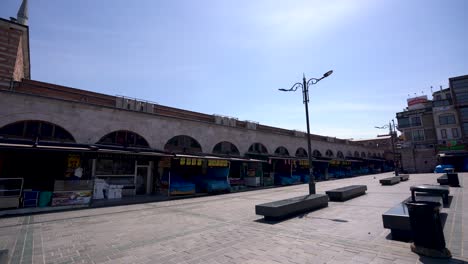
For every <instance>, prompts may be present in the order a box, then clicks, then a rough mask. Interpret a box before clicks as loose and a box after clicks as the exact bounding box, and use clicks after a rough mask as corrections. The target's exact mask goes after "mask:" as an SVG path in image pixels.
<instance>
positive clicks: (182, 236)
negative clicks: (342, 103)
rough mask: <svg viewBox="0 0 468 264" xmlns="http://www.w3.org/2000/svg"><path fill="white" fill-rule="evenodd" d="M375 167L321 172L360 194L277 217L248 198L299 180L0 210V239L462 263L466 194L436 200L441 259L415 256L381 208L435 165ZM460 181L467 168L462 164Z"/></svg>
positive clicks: (30, 248) (221, 258)
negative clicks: (41, 210)
mask: <svg viewBox="0 0 468 264" xmlns="http://www.w3.org/2000/svg"><path fill="white" fill-rule="evenodd" d="M389 175H390V174H389V173H386V174H378V175H369V176H362V177H355V178H349V179H342V180H334V181H326V182H319V183H318V184H317V192H318V193H324V192H325V191H326V190H329V189H333V188H337V187H342V186H346V185H352V184H365V185H367V186H368V191H367V194H366V195H364V196H360V197H357V198H355V199H352V200H349V201H347V202H330V203H329V206H328V207H327V208H323V209H321V210H318V211H314V212H310V213H307V214H304V215H300V216H298V217H294V218H291V219H288V220H285V221H282V222H278V223H275V224H268V223H264V222H263V221H262V217H260V216H257V215H255V211H254V208H255V205H256V204H260V203H264V202H269V201H274V200H279V199H284V198H289V197H295V196H300V195H305V194H307V187H308V186H307V185H296V186H289V187H283V188H274V189H265V190H258V191H252V192H243V193H232V194H226V195H218V196H208V197H199V198H193V199H184V200H172V201H165V202H158V203H147V204H138V205H127V206H117V207H109V208H97V209H89V210H80V211H69V212H61V213H51V214H43V215H36V216H33V217H29V216H26V217H11V218H6V219H0V246H1V247H2V248H8V249H9V256H10V260H11V263H28V261H29V263H31V262H32V263H190V264H192V263H463V261H466V260H467V258H466V257H467V256H466V255H465V254H468V253H467V252H468V250H467V249H468V243H465V242H466V241H468V235H467V234H468V233H467V232H465V229H466V228H465V226H466V225H465V224H464V223H465V221H466V220H468V212H465V211H467V210H465V209H466V208H465V207H466V206H465V205H466V204H468V201H467V200H468V196H467V195H465V193H464V188H451V195H453V199H452V204H451V206H450V208H444V210H443V212H446V213H447V215H448V216H447V220H446V224H445V227H444V233H445V236H446V241H447V247H448V248H449V249H450V250H452V253H453V254H454V258H453V259H452V260H450V261H449V262H443V261H440V260H433V259H426V258H420V257H419V256H418V255H416V254H414V253H412V252H411V251H410V249H409V244H408V243H404V242H399V241H393V240H389V239H388V234H389V230H386V229H383V227H382V213H384V212H385V211H387V210H388V209H389V208H391V207H393V206H394V205H395V204H397V203H399V202H401V201H402V200H404V199H406V198H407V197H409V196H410V193H409V187H410V186H411V185H416V184H422V183H434V184H435V183H436V178H437V177H438V176H439V175H437V174H414V175H411V176H410V180H409V181H408V182H402V183H399V184H397V185H394V186H381V185H380V183H379V179H381V178H385V177H388V176H389ZM459 176H460V181H461V184H462V186H464V185H463V180H464V178H465V177H468V174H467V173H460V174H459Z"/></svg>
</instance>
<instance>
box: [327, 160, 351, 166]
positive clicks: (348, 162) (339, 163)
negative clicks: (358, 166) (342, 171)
mask: <svg viewBox="0 0 468 264" xmlns="http://www.w3.org/2000/svg"><path fill="white" fill-rule="evenodd" d="M330 165H334V166H339V165H343V166H349V165H351V161H345V160H330Z"/></svg>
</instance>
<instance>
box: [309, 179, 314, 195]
mask: <svg viewBox="0 0 468 264" xmlns="http://www.w3.org/2000/svg"><path fill="white" fill-rule="evenodd" d="M309 194H315V182H309Z"/></svg>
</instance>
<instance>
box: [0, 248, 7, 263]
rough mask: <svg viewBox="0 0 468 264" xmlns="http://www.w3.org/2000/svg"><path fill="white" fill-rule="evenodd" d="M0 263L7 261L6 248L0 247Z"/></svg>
mask: <svg viewBox="0 0 468 264" xmlns="http://www.w3.org/2000/svg"><path fill="white" fill-rule="evenodd" d="M0 263H8V249H0Z"/></svg>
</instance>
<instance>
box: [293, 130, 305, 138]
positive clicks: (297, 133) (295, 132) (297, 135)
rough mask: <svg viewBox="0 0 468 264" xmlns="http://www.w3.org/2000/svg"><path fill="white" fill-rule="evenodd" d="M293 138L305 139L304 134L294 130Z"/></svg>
mask: <svg viewBox="0 0 468 264" xmlns="http://www.w3.org/2000/svg"><path fill="white" fill-rule="evenodd" d="M294 136H296V137H305V133H304V132H302V131H297V130H294Z"/></svg>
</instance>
